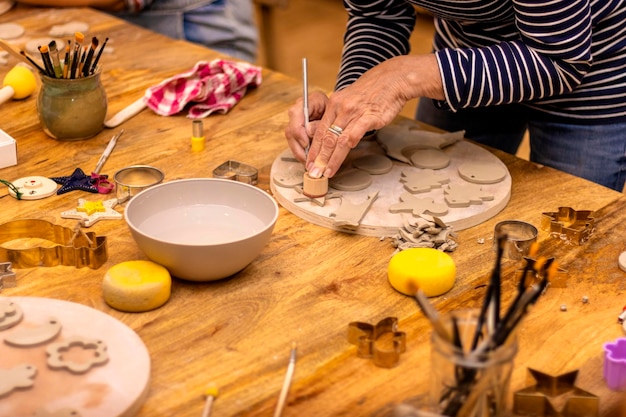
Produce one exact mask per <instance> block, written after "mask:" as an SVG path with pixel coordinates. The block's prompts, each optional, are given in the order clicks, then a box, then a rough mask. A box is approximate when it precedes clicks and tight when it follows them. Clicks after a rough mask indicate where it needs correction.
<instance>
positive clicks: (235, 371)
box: [0, 7, 626, 417]
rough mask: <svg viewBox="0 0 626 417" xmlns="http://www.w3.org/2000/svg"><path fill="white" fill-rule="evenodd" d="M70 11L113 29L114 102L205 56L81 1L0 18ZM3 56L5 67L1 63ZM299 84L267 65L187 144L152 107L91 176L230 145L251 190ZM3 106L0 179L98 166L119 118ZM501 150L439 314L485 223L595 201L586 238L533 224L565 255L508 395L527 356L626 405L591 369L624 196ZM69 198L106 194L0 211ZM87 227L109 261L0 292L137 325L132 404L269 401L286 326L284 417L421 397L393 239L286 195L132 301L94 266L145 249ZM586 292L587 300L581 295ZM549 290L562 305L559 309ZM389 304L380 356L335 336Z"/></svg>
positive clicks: (196, 158)
mask: <svg viewBox="0 0 626 417" xmlns="http://www.w3.org/2000/svg"><path fill="white" fill-rule="evenodd" d="M71 20H79V21H85V22H87V23H89V24H90V25H91V29H90V33H91V34H94V35H96V36H99V37H102V38H103V37H106V36H108V37H109V38H110V41H109V42H110V43H109V46H110V47H111V49H112V50H114V52H113V53H112V54H108V55H105V56H104V57H103V58H102V63H103V66H104V73H103V76H102V80H103V83H104V85H105V88H106V90H107V94H108V98H109V113H110V114H113V113H114V112H116V111H118V110H120V109H121V108H123V107H124V106H126V105H128V104H130V103H131V102H133V101H135V100H136V99H138V98H139V97H140V96H141V95H142V94H143V92H144V90H145V89H146V88H147V87H149V86H151V85H154V84H156V83H158V82H159V81H162V80H163V79H165V78H167V77H169V76H172V75H174V74H177V73H180V72H182V71H185V70H188V69H190V68H191V67H192V66H193V64H194V63H196V62H197V61H199V60H210V59H212V58H215V57H217V56H218V55H217V54H216V53H214V52H212V51H210V50H207V49H204V48H202V47H199V46H194V45H191V44H188V43H185V42H181V41H174V40H169V39H166V38H164V37H161V36H159V35H156V34H153V33H150V32H147V31H145V30H142V29H140V28H137V27H134V26H130V25H128V24H125V23H123V22H122V21H119V20H117V19H114V18H111V17H109V16H107V15H103V14H101V13H98V12H95V11H92V10H84V9H64V10H62V9H58V10H47V9H28V8H21V7H18V8H16V9H14V10H13V11H11V12H9V13H7V14H5V15H2V16H0V23H4V22H16V23H19V24H22V25H24V26H25V27H26V28H27V30H28V33H27V35H29V36H30V37H36V36H42V35H45V34H46V33H47V31H48V30H49V28H50V27H51V26H52V25H54V24H57V23H59V22H66V21H71ZM11 63H12V64H13V63H15V61H14V60H12V61H11ZM9 69H10V66H6V67H1V68H0V76H4V74H5V73H6V72H7V71H8V70H9ZM300 93H301V86H300V81H299V80H294V79H290V78H288V77H286V76H284V75H281V74H279V73H275V72H270V71H265V70H264V71H263V83H262V85H261V86H260V87H259V88H257V89H254V90H252V91H250V92H249V93H248V94H247V95H246V96H245V97H244V99H243V100H242V101H241V102H240V103H239V104H238V105H237V106H235V108H233V109H232V110H231V111H230V112H229V113H228V114H227V115H215V116H210V117H209V118H207V119H205V120H204V126H205V130H206V136H207V138H208V142H207V146H206V149H205V151H203V152H200V153H192V152H191V151H190V136H191V121H190V120H189V119H187V118H186V117H185V115H183V114H181V115H177V116H172V117H161V116H157V115H155V114H154V113H152V112H151V111H149V110H145V111H143V112H142V113H141V114H139V115H138V116H136V117H135V118H133V119H131V120H130V121H128V122H127V123H125V124H124V125H123V128H124V129H125V133H124V135H123V136H122V138H121V139H120V141H119V142H118V144H117V147H116V148H115V151H114V152H113V154H112V155H111V157H110V158H109V160H108V161H107V163H106V164H105V166H104V168H103V173H109V174H113V173H114V172H115V171H116V170H118V169H120V168H122V167H125V166H128V165H133V164H148V165H153V166H156V167H158V168H160V169H162V170H163V171H164V172H165V177H166V178H165V179H166V181H171V180H174V179H178V178H190V177H211V173H212V170H213V169H214V168H215V167H217V166H219V165H220V164H221V163H223V162H224V161H226V160H228V159H236V160H238V161H241V162H244V163H247V164H250V165H253V166H255V167H258V168H259V171H260V182H259V187H260V188H262V189H265V190H268V189H269V168H270V166H271V164H272V161H273V160H274V159H275V157H276V156H277V155H278V154H279V153H280V152H281V151H283V150H284V149H285V148H286V141H285V139H284V136H283V129H284V126H285V124H286V122H287V114H286V109H287V108H288V106H290V105H291V104H292V103H293V102H294V101H295V100H296V99H297V97H299V96H300ZM0 111H1V113H0V114H1V116H0V128H1V129H3V130H5V131H6V132H7V133H9V134H10V135H11V136H13V137H14V138H15V139H16V140H17V144H18V165H17V166H13V167H9V168H4V169H0V178H2V179H6V180H15V179H18V178H21V177H25V176H31V175H43V176H48V177H52V176H59V175H68V174H69V173H70V172H71V171H73V169H74V168H75V167H82V168H83V169H85V170H89V169H93V167H95V165H96V163H97V161H98V158H99V157H100V154H101V153H102V151H103V149H104V148H105V146H106V144H107V142H108V141H109V139H110V138H111V137H112V136H113V134H114V133H115V132H117V129H114V130H105V131H103V132H102V133H100V134H99V135H97V136H96V137H94V138H92V139H89V140H85V141H81V142H75V143H68V142H57V141H55V140H52V139H50V138H48V137H47V136H46V135H45V134H44V133H43V131H42V130H41V128H40V126H39V123H38V120H37V115H36V105H35V97H34V96H33V97H31V98H29V99H26V100H24V101H11V102H8V103H6V104H4V105H3V106H2V109H1V110H0ZM496 155H497V156H498V157H499V158H501V159H502V161H504V162H505V163H506V165H507V167H508V169H509V171H510V173H511V175H512V178H513V185H512V198H511V201H510V203H509V204H508V205H507V207H506V208H505V209H504V210H503V211H502V212H501V213H500V214H498V215H497V216H496V217H495V218H493V219H491V220H489V221H487V222H485V223H483V224H480V225H478V226H476V227H473V228H470V229H468V230H464V231H461V232H460V233H459V236H458V242H459V248H458V249H457V250H456V251H455V252H454V253H452V257H453V259H454V261H455V263H456V265H457V269H458V273H457V282H456V285H455V286H454V288H453V289H452V290H451V291H450V292H449V293H447V294H445V295H443V296H441V297H438V298H434V299H432V302H433V304H434V305H435V306H436V308H437V309H439V310H440V311H448V310H451V309H457V308H471V307H478V306H479V305H480V303H481V300H482V298H483V295H484V292H485V285H484V284H486V282H487V279H488V276H489V272H490V271H491V269H492V267H493V261H494V253H493V251H492V247H491V238H492V235H493V229H494V225H495V224H496V223H497V222H498V221H501V220H506V219H518V220H523V221H526V222H529V223H532V224H534V225H537V226H539V224H540V217H541V214H542V213H543V212H550V211H555V210H557V208H558V207H560V206H568V207H573V208H575V209H578V210H593V211H594V212H595V216H594V217H595V219H596V231H595V233H594V235H593V237H592V238H591V239H590V240H589V241H588V242H587V243H585V244H584V245H582V246H572V245H565V244H563V243H562V242H560V241H559V240H556V239H552V238H550V237H549V236H548V234H547V233H546V232H544V231H540V234H539V241H540V242H541V253H542V254H543V255H546V256H554V257H556V258H557V260H558V261H559V262H560V264H561V265H562V266H563V268H565V269H567V270H568V284H567V287H566V288H550V289H549V290H548V291H547V293H546V294H545V295H544V296H543V297H542V298H541V299H540V300H539V302H538V303H537V305H536V307H535V308H534V309H533V310H532V311H531V313H530V315H529V316H528V317H527V319H526V320H525V321H524V323H523V325H522V326H521V328H520V332H519V338H520V339H519V342H520V343H519V344H520V350H519V353H518V355H517V357H516V362H515V364H516V366H515V370H514V373H513V377H512V385H511V392H514V391H515V390H518V389H521V388H524V387H526V386H528V385H529V381H527V368H528V367H531V368H534V369H538V370H541V371H543V372H546V373H548V374H551V375H559V374H562V373H565V372H568V371H572V370H577V369H578V370H580V372H579V376H578V380H577V381H576V385H577V386H578V387H580V388H582V389H584V390H587V391H590V392H592V393H594V394H596V395H598V396H599V397H600V398H601V403H600V405H601V415H602V416H605V417H606V416H616V417H617V416H623V415H624V413H626V411H623V410H622V409H621V406H622V403H623V402H624V401H623V396H622V394H620V393H615V392H612V391H610V390H609V389H608V387H607V386H606V384H605V382H604V381H603V378H602V364H603V351H602V345H603V343H605V342H607V341H612V340H615V339H616V338H618V337H621V336H622V335H623V330H622V328H621V326H619V325H618V324H616V318H617V315H618V314H619V313H620V312H621V309H622V307H623V306H624V304H626V300H625V297H624V293H625V289H626V280H625V279H624V278H625V277H626V275H625V273H624V272H623V271H621V270H620V269H619V268H618V262H617V259H618V256H619V254H620V253H621V252H622V251H624V250H626V242H625V240H624V236H625V235H626V199H625V198H624V196H623V195H622V194H620V193H617V192H614V191H611V190H608V189H606V188H603V187H601V186H598V185H594V184H592V183H589V182H587V181H585V180H582V179H579V178H575V177H573V176H570V175H565V174H563V173H560V172H557V171H555V170H552V169H549V168H545V167H540V166H536V165H534V164H531V163H528V162H526V161H523V160H520V159H517V158H515V157H513V156H510V155H505V154H502V153H499V152H496ZM78 198H85V199H88V200H96V201H97V200H101V199H102V197H101V196H99V195H94V194H88V193H84V192H70V193H67V194H64V195H61V196H52V197H50V198H46V199H42V200H36V201H17V200H15V199H14V198H12V197H10V196H8V193H7V189H6V188H5V187H3V188H2V189H0V207H1V209H0V222H6V221H10V220H13V219H18V218H37V219H45V220H49V221H51V222H54V223H58V224H61V225H64V226H67V227H72V226H74V225H75V224H76V221H74V220H68V219H62V218H61V217H60V213H61V212H62V211H64V210H68V209H71V208H75V207H76V205H77V199H78ZM118 210H120V208H119V207H118ZM90 231H94V232H95V233H96V234H97V235H103V236H107V238H108V248H109V258H108V261H107V262H106V264H105V265H103V266H102V267H100V268H99V269H97V270H92V269H89V268H82V269H76V268H74V267H67V266H58V267H49V268H32V269H16V272H17V287H15V288H9V289H4V290H2V296H39V297H49V298H55V299H60V300H66V301H72V302H76V303H80V304H84V305H87V306H90V307H93V308H95V309H97V310H100V311H102V312H105V313H107V314H109V315H111V316H113V317H115V318H116V319H118V320H120V321H121V322H123V323H125V324H126V325H128V326H129V327H131V328H132V329H134V330H135V331H136V332H137V333H138V335H139V336H140V337H141V339H142V340H143V341H144V343H145V344H146V346H147V348H148V350H149V352H150V356H151V359H152V375H151V384H150V387H149V396H148V398H147V400H146V402H145V404H144V406H143V407H142V408H141V410H140V412H139V414H138V415H139V416H146V417H159V416H164V417H172V416H176V417H192V416H193V417H195V416H198V415H200V413H201V410H202V407H203V397H202V393H203V392H204V389H205V387H206V386H207V384H208V383H214V384H216V385H217V386H218V387H219V389H220V396H219V398H218V399H217V401H216V403H215V405H214V409H213V411H214V415H216V416H262V415H265V416H267V415H271V414H272V412H273V410H274V407H275V405H276V402H277V398H278V393H279V391H280V388H281V385H282V381H283V377H284V375H285V369H286V366H287V362H288V357H289V349H290V347H291V344H292V342H294V341H295V342H296V343H297V346H298V359H297V365H296V369H295V375H294V381H293V385H292V387H291V390H290V392H289V396H288V404H287V407H286V409H285V411H284V415H285V416H344V415H345V416H348V415H349V416H372V415H375V416H387V415H391V414H392V410H393V408H394V406H395V405H397V404H399V403H408V404H414V405H417V404H420V403H421V401H423V400H424V399H425V396H426V395H427V391H428V386H429V357H430V352H429V337H430V334H431V328H430V324H429V323H428V321H427V320H426V319H425V318H424V316H423V315H422V313H421V312H420V311H419V310H418V308H417V307H416V304H415V302H414V300H413V299H411V298H410V297H406V296H403V295H401V294H399V293H398V292H396V291H395V290H393V289H392V288H391V287H390V285H389V284H388V282H387V272H386V268H387V264H388V262H389V259H390V257H391V255H392V253H393V251H394V248H393V247H392V245H391V243H390V241H389V240H380V239H378V238H372V237H363V236H356V235H349V234H342V233H338V232H335V231H331V230H328V229H325V228H322V227H319V226H315V225H312V224H308V223H307V222H305V221H304V220H302V219H300V218H298V217H296V216H295V215H293V214H291V213H290V212H288V211H286V210H285V209H282V208H281V211H280V216H279V219H278V222H277V224H276V228H275V231H274V234H273V237H272V239H271V241H270V242H269V244H268V245H267V247H266V248H265V249H264V250H263V252H262V253H261V255H260V256H259V257H258V259H256V260H255V261H254V262H253V263H252V264H251V265H250V266H248V267H247V268H246V269H245V270H243V271H242V272H240V273H239V274H237V275H236V276H234V277H233V278H231V279H227V280H223V281H219V282H213V283H200V284H199V283H190V282H185V281H181V280H175V281H174V283H173V291H172V296H171V299H170V300H169V302H168V303H167V304H166V305H165V306H163V307H161V308H159V309H157V310H154V311H151V312H147V313H141V314H127V313H121V312H118V311H116V310H113V309H111V308H109V307H108V306H107V305H106V304H105V303H104V301H103V299H102V294H101V287H100V286H101V281H102V277H103V275H104V273H105V271H106V270H107V269H108V268H109V267H110V266H112V265H115V264H117V263H119V262H123V261H127V260H133V259H144V258H145V257H144V255H143V254H142V253H141V252H140V250H139V249H138V248H137V246H136V245H135V243H134V241H133V240H132V238H131V236H130V233H129V232H128V230H127V227H126V225H125V223H124V222H123V220H116V221H100V222H98V223H96V224H95V225H93V226H92V227H91V228H90ZM482 242H484V243H482ZM520 266H521V264H520V262H519V261H511V260H507V261H505V262H504V264H503V273H504V275H505V277H506V280H505V283H504V299H503V303H504V304H505V305H508V301H510V299H511V296H512V295H513V293H514V289H515V282H514V280H513V278H514V277H515V276H516V275H515V272H516V270H517V269H518V268H520ZM583 296H587V297H588V298H589V302H588V303H583V302H582V301H581V300H582V297H583ZM561 305H566V306H567V311H565V312H564V311H561V309H560V306H561ZM387 316H396V317H398V318H399V324H400V330H401V331H404V332H406V335H407V350H406V353H404V354H403V355H402V357H401V359H400V363H399V365H398V366H397V367H395V368H392V369H384V368H378V367H376V366H375V365H373V363H372V362H371V361H369V360H366V359H361V358H358V357H357V356H356V348H355V347H354V346H353V345H351V344H349V343H348V341H347V337H346V334H347V328H348V324H349V323H350V322H352V321H366V322H370V323H375V322H377V321H378V320H380V319H382V318H384V317H387Z"/></svg>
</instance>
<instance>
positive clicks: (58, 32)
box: [49, 21, 89, 37]
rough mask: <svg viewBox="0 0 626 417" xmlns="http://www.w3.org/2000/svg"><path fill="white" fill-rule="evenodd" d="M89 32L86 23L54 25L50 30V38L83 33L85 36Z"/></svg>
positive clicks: (73, 22)
mask: <svg viewBox="0 0 626 417" xmlns="http://www.w3.org/2000/svg"><path fill="white" fill-rule="evenodd" d="M88 30H89V25H88V24H87V23H85V22H76V21H72V22H67V23H65V24H62V25H54V26H52V28H51V29H50V32H49V35H50V36H54V37H57V36H61V37H65V36H74V35H75V34H76V32H82V33H83V34H84V33H85V32H87V31H88Z"/></svg>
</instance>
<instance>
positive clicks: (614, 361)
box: [604, 337, 626, 391]
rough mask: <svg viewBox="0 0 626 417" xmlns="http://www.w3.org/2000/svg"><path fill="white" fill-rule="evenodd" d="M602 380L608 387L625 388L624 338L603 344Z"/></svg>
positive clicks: (617, 389) (625, 342)
mask: <svg viewBox="0 0 626 417" xmlns="http://www.w3.org/2000/svg"><path fill="white" fill-rule="evenodd" d="M604 380H605V381H606V383H607V385H608V386H609V388H610V389H612V390H614V391H620V390H624V389H626V338H624V337H621V338H619V339H617V340H615V341H614V342H607V343H605V344H604Z"/></svg>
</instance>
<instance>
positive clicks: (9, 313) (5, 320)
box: [0, 299, 24, 330]
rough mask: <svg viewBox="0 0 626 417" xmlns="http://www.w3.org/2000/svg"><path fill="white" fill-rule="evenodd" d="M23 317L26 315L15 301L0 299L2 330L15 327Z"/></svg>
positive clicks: (0, 325)
mask: <svg viewBox="0 0 626 417" xmlns="http://www.w3.org/2000/svg"><path fill="white" fill-rule="evenodd" d="M23 317H24V313H23V312H22V309H21V307H20V306H18V305H17V304H15V303H14V302H13V301H8V300H2V299H0V330H6V329H9V328H11V327H13V326H15V325H16V324H18V323H19V322H20V321H21V320H22V318H23Z"/></svg>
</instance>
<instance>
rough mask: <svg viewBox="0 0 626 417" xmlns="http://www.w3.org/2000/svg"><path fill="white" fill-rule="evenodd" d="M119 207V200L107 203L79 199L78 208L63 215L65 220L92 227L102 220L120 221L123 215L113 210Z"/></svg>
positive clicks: (111, 200)
mask: <svg viewBox="0 0 626 417" xmlns="http://www.w3.org/2000/svg"><path fill="white" fill-rule="evenodd" d="M116 205H117V198H112V199H110V200H105V201H87V200H85V199H82V198H80V199H78V207H76V208H75V209H73V210H67V211H64V212H62V213H61V217H62V218H64V219H77V220H80V221H81V223H82V224H83V225H84V226H85V227H90V226H91V225H93V224H94V223H96V222H98V221H100V220H119V219H121V218H122V214H121V213H118V212H117V211H115V210H113V207H115V206H116Z"/></svg>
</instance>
